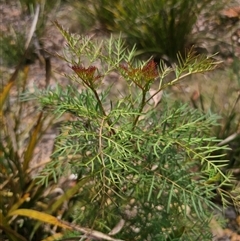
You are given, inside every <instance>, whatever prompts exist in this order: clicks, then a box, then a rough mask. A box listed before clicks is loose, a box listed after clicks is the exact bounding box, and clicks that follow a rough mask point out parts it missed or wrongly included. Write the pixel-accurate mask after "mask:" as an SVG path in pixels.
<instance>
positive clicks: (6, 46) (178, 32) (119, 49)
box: [0, 0, 240, 240]
mask: <svg viewBox="0 0 240 241" xmlns="http://www.w3.org/2000/svg"><path fill="white" fill-rule="evenodd" d="M50 2H51V1H50ZM50 2H49V1H34V0H32V1H24V0H22V1H17V2H16V1H5V2H4V1H3V2H2V3H1V4H2V5H4V8H2V11H7V9H8V8H9V9H10V8H12V7H15V8H14V9H15V10H17V12H18V13H19V17H20V18H19V24H20V25H21V21H22V22H23V23H24V22H25V23H26V20H28V19H30V20H31V21H30V23H29V24H28V25H26V26H24V24H23V25H21V26H24V27H20V28H19V26H18V24H17V25H16V23H15V22H14V21H12V20H13V19H11V14H10V17H9V19H10V20H11V21H12V22H11V21H10V24H8V22H6V23H7V24H6V25H5V28H3V29H1V33H2V34H1V37H0V44H1V53H2V54H1V64H2V66H1V73H0V75H1V80H2V82H1V95H0V107H1V108H0V110H1V113H0V114H1V122H0V123H1V126H2V128H1V133H0V135H1V143H0V154H1V155H0V165H1V170H2V171H1V176H0V180H1V183H2V184H1V186H0V187H1V188H0V200H1V202H0V203H1V205H0V207H1V216H0V230H1V231H0V237H1V238H2V237H3V239H4V240H44V239H46V238H47V237H48V239H46V240H55V239H57V238H63V235H65V236H68V237H70V236H71V237H76V236H79V235H80V234H87V233H88V232H89V230H88V229H87V228H93V229H94V230H95V231H94V232H95V233H94V234H93V237H95V238H103V239H106V240H115V239H114V238H113V237H110V236H109V235H106V234H107V233H109V234H110V235H114V237H116V238H117V237H118V238H121V239H125V240H128V239H129V237H131V240H132V239H134V240H135V239H136V240H144V239H148V238H149V234H150V233H151V235H152V236H151V239H152V240H156V239H158V238H161V239H162V240H193V238H195V237H197V238H200V236H199V235H202V236H201V240H211V229H210V226H209V222H210V219H211V218H206V216H208V217H209V216H211V215H214V212H213V209H212V208H213V207H214V210H215V208H217V207H216V204H221V205H223V206H226V205H227V204H230V205H231V204H236V202H237V200H238V199H237V198H238V189H237V186H238V180H237V179H238V176H239V175H238V174H239V168H238V167H239V161H240V149H239V142H240V137H239V128H240V125H239V123H240V122H239V120H240V115H239V109H240V104H239V103H240V102H239V98H240V94H239V85H240V72H239V62H240V61H239V52H238V45H237V41H234V39H235V38H232V37H234V36H237V35H236V34H237V30H238V26H239V21H238V19H239V15H234V14H232V16H230V17H229V16H227V15H226V14H225V15H219V13H220V12H221V9H223V7H226V6H229V8H230V7H234V6H235V5H234V2H231V1H221V3H219V2H218V3H217V4H216V2H215V1H213V0H211V1H210V0H206V1H200V2H199V1H184V0H182V1H173V0H169V1H166V0H165V1H163V0H161V1H160V0H158V1H157V0H153V1H140V0H139V1H131V0H129V1H121V0H118V1H105V0H101V1H99V2H98V3H99V4H96V3H95V4H93V2H92V1H91V0H88V1H78V2H76V1H73V2H72V1H62V2H60V1H55V2H54V4H53V2H52V3H50ZM228 4H229V5H228ZM72 6H73V7H74V11H73V12H72V13H73V14H72V15H71V14H67V15H68V16H67V17H66V14H64V11H65V12H66V9H67V11H68V10H69V9H71V7H72ZM156 6H158V7H156ZM205 6H208V7H207V8H206V7H205ZM62 9H63V10H62ZM136 9H137V11H136ZM226 9H227V8H226ZM70 15H71V18H70V19H69V16H70ZM233 15H234V16H233ZM4 16H8V15H6V14H4ZM213 16H216V18H213ZM56 18H57V19H58V20H59V21H60V22H61V20H62V21H63V22H64V23H65V25H66V27H69V28H71V29H72V30H73V31H74V32H79V33H84V34H85V35H90V36H93V37H94V38H93V39H94V40H91V41H88V42H86V46H87V47H86V46H84V45H81V44H80V45H79V46H78V47H79V48H81V51H80V50H79V49H77V46H76V45H75V44H76V43H77V42H78V41H79V40H74V39H75V37H74V36H70V35H68V33H66V32H65V31H64V30H63V29H61V28H60V29H61V31H62V33H63V35H64V36H65V38H66V40H65V41H66V42H68V44H69V46H70V50H69V49H68V52H67V55H64V56H62V57H61V58H62V59H65V61H67V63H68V64H70V66H78V68H80V70H81V71H84V70H89V69H88V64H94V65H96V66H97V67H98V71H99V73H98V72H97V70H95V71H96V72H91V71H90V73H93V74H95V75H92V77H93V76H95V77H96V80H98V81H99V83H100V82H101V81H102V83H103V84H108V85H109V82H108V78H110V77H111V75H112V72H113V70H114V71H117V73H118V74H120V75H122V76H123V77H124V78H125V79H127V80H128V82H127V83H123V82H122V81H120V83H119V81H118V82H117V84H118V85H117V86H116V85H114V86H113V90H115V91H116V89H122V92H121V95H120V96H119V92H118V91H117V94H118V95H116V92H114V94H112V93H111V89H110V87H109V89H105V90H102V89H101V87H100V86H99V84H96V83H94V84H93V85H91V84H90V85H89V83H87V84H86V83H85V82H84V80H85V81H86V78H85V77H86V76H85V77H84V76H82V75H80V76H79V73H80V72H78V70H79V69H78V68H75V69H74V68H73V70H74V71H75V72H76V76H75V77H73V76H72V75H70V76H69V75H68V77H67V78H68V81H67V83H70V86H69V87H68V88H67V89H66V90H64V89H62V88H61V86H66V84H65V83H61V84H60V86H59V87H57V88H56V90H57V92H54V91H53V89H52V82H51V78H50V76H51V75H52V76H53V72H52V71H51V67H52V65H53V64H54V61H55V58H54V57H53V56H52V57H50V55H49V52H50V53H53V51H52V49H51V48H49V47H48V44H47V43H48V41H49V40H50V39H47V38H46V33H47V31H48V29H49V28H50V25H49V23H50V21H49V20H51V19H52V20H55V19H56ZM4 19H6V21H7V19H8V18H4ZM66 19H67V21H66ZM20 20H21V21H20ZM73 20H74V21H73ZM203 20H204V21H203ZM205 21H206V22H207V26H205V27H204V28H201V26H204V24H205ZM208 21H209V22H208ZM199 23H200V27H199ZM209 26H210V30H209V28H208V27H209ZM54 28H55V29H56V27H54ZM223 29H226V30H227V34H226V39H224V38H222V35H223V32H222V31H223ZM51 31H52V30H51ZM120 32H121V36H122V38H123V39H124V40H125V43H126V45H124V44H123V42H122V41H120V39H119V40H118V42H115V41H114V39H110V40H109V41H110V42H108V44H109V45H107V46H108V47H107V46H105V47H106V51H105V52H101V51H102V49H98V46H100V45H94V41H95V39H99V38H100V39H106V38H107V39H108V37H109V33H113V34H114V36H115V35H118V34H119V33H120ZM228 33H231V34H232V35H231V36H229V35H228ZM227 37H228V40H227ZM229 38H230V39H231V40H232V41H229ZM111 41H112V42H111ZM214 42H216V43H217V44H214ZM98 43H99V42H98ZM71 44H72V45H71ZM114 44H115V45H114ZM134 44H135V47H136V50H134V51H131V49H132V47H133V45H134ZM192 45H194V46H192ZM203 46H204V48H203ZM216 46H220V47H218V48H217V47H216ZM125 47H126V48H127V49H125ZM71 48H72V49H71ZM89 49H90V50H91V51H90V53H89V54H87V55H86V56H85V57H84V58H81V59H78V57H79V54H80V53H81V55H83V54H86V52H84V51H89ZM128 50H129V51H130V52H128ZM189 50H192V52H191V54H190V55H188V54H189ZM216 51H219V54H218V55H215V56H212V57H211V58H209V59H210V62H209V59H207V56H206V55H205V56H203V58H202V57H201V58H200V59H199V57H198V54H199V53H204V54H208V56H209V55H211V54H214V53H215V52H216ZM76 53H77V55H76ZM107 53H108V54H110V55H108V54H107ZM177 53H181V56H182V58H177V57H176V56H177ZM69 54H70V56H71V58H66V57H67V56H69ZM75 55H76V56H75ZM150 56H153V57H154V58H153V60H154V63H153V62H152V64H154V66H155V64H160V63H161V64H160V66H159V71H160V72H159V73H165V74H166V76H165V75H164V77H166V78H163V79H162V81H161V82H160V83H161V84H160V85H159V82H156V83H155V82H153V83H152V80H150V82H149V83H148V84H146V85H145V84H144V82H139V81H140V80H138V79H137V78H139V76H138V77H137V78H136V79H134V78H132V77H133V76H131V75H132V74H134V73H135V74H136V73H138V74H139V75H140V76H141V75H142V74H143V76H144V77H143V79H144V80H143V79H142V80H141V81H146V79H147V78H148V77H147V76H146V73H148V74H149V73H150V74H154V75H155V72H154V71H153V69H152V70H151V67H149V68H150V72H148V71H149V69H146V66H148V64H149V62H148V61H147V59H148V58H149V57H150ZM178 56H180V55H178ZM136 57H137V58H138V59H139V57H140V60H136ZM188 57H190V60H191V61H190V60H189V59H188ZM204 59H205V61H206V60H207V62H206V63H205V62H204V63H205V64H204V65H203V66H202V69H201V70H200V69H198V71H194V70H193V69H191V68H196V66H198V64H197V63H199V62H200V63H201V61H204ZM130 60H131V61H130ZM160 60H163V62H162V61H160ZM188 60H189V61H188ZM82 61H83V62H82ZM88 61H90V62H91V63H89V62H88ZM121 61H125V62H126V63H127V64H130V65H121V64H120V62H121ZM139 61H140V62H139ZM141 61H142V62H141ZM211 61H212V62H211ZM220 61H223V64H218V66H219V68H218V69H217V70H215V71H214V72H212V74H208V75H205V77H203V75H197V74H196V73H197V72H202V71H206V70H209V69H212V67H213V66H211V64H210V63H216V62H220ZM38 62H39V63H40V65H38V68H37V70H36V69H34V71H33V72H34V76H38V75H39V76H40V72H41V71H42V72H43V77H42V79H43V81H41V84H39V83H35V84H37V85H38V88H39V87H40V89H42V91H39V90H38V91H37V92H35V93H38V94H37V97H38V98H37V99H38V101H39V100H41V103H42V104H43V106H44V108H42V109H41V111H40V110H39V109H38V107H39V106H38V101H36V100H34V101H33V99H32V98H31V99H28V98H27V97H26V96H27V94H26V90H27V89H30V90H31V92H32V87H31V86H32V79H33V75H32V73H31V69H32V66H35V65H36V63H38ZM67 63H66V64H65V65H67ZM80 63H85V64H87V65H86V66H85V67H84V66H81V65H80ZM99 63H101V65H99ZM150 63H151V62H150ZM164 64H166V65H167V66H165V65H164ZM176 64H177V65H176ZM99 66H101V68H99ZM144 66H145V67H144ZM149 66H150V65H149ZM177 66H178V67H177ZM214 66H215V64H214ZM167 67H169V68H167ZM60 71H62V70H60ZM63 71H65V69H64V70H63ZM138 71H140V72H138ZM151 71H153V72H152V73H151ZM161 71H163V72H161ZM192 72H194V73H195V72H196V73H195V74H196V75H194V77H189V78H187V80H186V81H185V82H182V81H180V79H178V78H176V77H178V76H181V74H186V73H192ZM38 73H39V74H38ZM51 73H52V74H51ZM87 73H89V72H87ZM98 75H99V78H97V76H98ZM77 76H78V77H77ZM109 76H110V77H109ZM103 77H105V78H104V79H103ZM130 77H131V78H130ZM77 78H80V79H82V81H83V82H80V83H79V81H80V79H79V80H78V81H77V82H76V80H77ZM175 78H176V81H174V79H175ZM106 79H107V82H106ZM150 79H151V78H150ZM65 81H66V80H65ZM131 81H132V82H131ZM169 81H170V82H169ZM110 82H111V81H110ZM49 84H50V85H49ZM82 85H85V88H87V89H86V90H84V91H83V92H82ZM134 85H135V86H136V87H135V88H134V89H132V86H134ZM110 86H111V85H110ZM120 86H122V87H120ZM175 86H177V87H175ZM115 87H116V88H115ZM126 87H127V88H126ZM152 88H153V89H152ZM189 88H190V89H191V91H190V92H189V93H188V91H187V89H189ZM44 89H46V90H44ZM77 90H79V91H77ZM133 90H134V91H133ZM162 90H164V94H163V96H162V95H161V94H160V95H156V96H155V97H158V99H157V98H153V99H152V102H150V103H149V104H147V101H146V103H145V105H146V106H145V108H147V112H146V113H145V111H146V109H145V108H143V105H142V104H143V102H141V101H142V100H143V99H144V98H146V96H148V97H150V96H151V93H153V91H159V92H158V93H162ZM101 91H103V92H102V94H101V95H99V94H98V93H99V92H101ZM129 91H130V92H129ZM23 93H25V102H22V99H21V100H20V96H22V94H23ZM27 93H28V92H27ZM113 95H114V96H115V98H113ZM149 95H150V96H149ZM69 96H71V97H70V98H69ZM97 96H98V98H99V99H98V98H97ZM116 96H118V98H116ZM143 97H144V98H143ZM35 98H36V97H35ZM112 98H113V99H112ZM109 99H112V102H110V103H109ZM60 100H61V101H60ZM63 100H64V101H63ZM79 100H81V101H80V102H78V101H79ZM175 100H177V102H175ZM179 101H182V102H185V103H188V104H180V103H179ZM182 102H181V103H182ZM83 103H86V104H85V105H83ZM62 104H68V105H67V106H63V105H62ZM101 105H102V106H103V107H104V108H103V109H105V110H107V112H108V111H109V110H110V113H112V114H111V115H110V116H111V118H110V120H108V118H107V117H106V116H107V115H106V116H105V117H104V112H102V111H103V109H101V107H100V106H101ZM190 105H191V106H190ZM86 106H87V107H88V109H87V110H86V109H85V108H86ZM56 107H57V108H56ZM109 108H110V109H109ZM149 108H150V109H149ZM49 109H50V110H51V112H49V111H47V110H49ZM194 109H195V110H194ZM53 111H54V112H55V114H56V115H57V116H56V115H54V114H53ZM86 111H87V112H86ZM65 112H66V113H65ZM107 112H106V113H107ZM63 113H65V114H64V115H63V116H62V117H61V118H60V119H58V118H57V117H59V115H62V114H63ZM69 113H70V114H69ZM213 113H217V114H218V117H217V115H215V114H213ZM145 115H146V116H145ZM93 116H94V118H93ZM142 116H145V117H144V118H143V119H141V118H142ZM219 117H220V118H219ZM138 119H139V120H138ZM89 121H90V122H92V123H91V125H90V126H89V125H88V123H89ZM108 121H110V124H109V123H108ZM111 123H113V124H111ZM195 123H197V124H198V129H197V130H196V124H195ZM60 127H61V128H60ZM162 128H163V129H162ZM59 130H61V131H60V134H59V135H58V133H59ZM82 131H83V132H82ZM112 131H116V134H115V135H114V136H111V132H112ZM49 133H50V134H49ZM53 133H54V134H53ZM109 133H110V134H109ZM56 135H58V138H57V139H56V142H55V146H54V145H53V142H52V144H51V145H50V144H46V145H47V146H48V147H49V148H48V149H44V148H43V146H44V145H43V143H44V142H45V141H46V139H47V140H54V136H56ZM109 135H110V137H111V138H110V137H109ZM99 136H101V137H102V142H103V143H102V144H101V145H99V140H100V139H99ZM179 136H181V141H182V142H181V143H182V144H183V142H184V140H186V143H184V147H183V146H181V145H180V144H179V143H180V142H179V143H178V141H176V139H177V140H178V138H179ZM143 137H144V138H143ZM113 140H114V142H112V141H113ZM187 140H188V141H187ZM217 140H219V141H218V142H217ZM221 140H222V141H221ZM194 141H195V142H194ZM79 142H81V145H82V146H79ZM215 142H216V143H215ZM89 143H90V144H92V143H95V144H94V145H89ZM114 143H115V144H114ZM132 143H137V145H133V144H132ZM156 143H158V144H159V145H157V146H156ZM225 145H228V147H229V148H226V146H225ZM66 146H67V147H68V148H67V149H66ZM101 146H102V147H101ZM73 147H74V148H73ZM63 148H65V149H63ZM99 148H102V154H101V155H98V153H99ZM156 148H157V149H156ZM150 150H151V153H152V154H151V153H149V151H150ZM195 151H196V153H197V154H194V155H193V152H195ZM46 153H47V154H46ZM51 153H53V155H52V157H51V159H50V154H51ZM94 153H95V154H94ZM44 154H45V155H44ZM163 154H164V155H163ZM196 155H198V158H196V157H197V156H196ZM36 160H37V161H36ZM50 160H51V162H49V161H50ZM75 160H78V163H76V161H75ZM80 160H81V161H80ZM111 160H114V162H113V161H111ZM143 160H147V164H146V163H144V162H143ZM189 160H192V162H190V161H189ZM226 160H229V162H227V161H226ZM95 162H96V164H94V165H93V163H95ZM105 162H106V163H107V169H106V170H107V173H106V172H105V169H104V168H103V166H104V165H106V163H105ZM125 162H126V163H127V164H126V163H125ZM180 162H181V164H179V163H180ZM47 163H48V164H47ZM60 163H62V164H61V165H60ZM159 163H161V164H159ZM176 163H178V165H179V166H176ZM200 163H201V165H200ZM206 163H212V164H213V165H211V164H206ZM43 167H45V169H44V170H42V168H43ZM176 167H179V168H178V169H177V170H175V169H176ZM63 168H64V169H63ZM152 168H157V169H154V170H152ZM40 171H41V172H40ZM229 171H230V172H233V175H235V177H236V181H234V180H233V179H232V177H233V176H232V175H230V172H229ZM37 173H38V175H37ZM71 173H74V174H77V176H78V179H77V180H75V179H71V178H69V175H70V174H71ZM122 173H124V175H122ZM196 173H198V175H197V176H198V177H199V179H196ZM193 174H194V176H193ZM36 176H38V178H36ZM75 177H76V176H75ZM163 177H164V178H163ZM180 177H181V178H180ZM230 178H231V182H230ZM96 184H97V185H96ZM103 184H104V185H103ZM203 184H204V185H203ZM183 186H186V187H187V188H186V190H184V189H183ZM103 187H104V188H103ZM124 188H125V189H124ZM234 188H235V192H236V194H233V193H232V189H234ZM200 193H201V195H200ZM203 193H205V194H206V195H203ZM229 194H230V196H229ZM160 197H161V198H160ZM197 198H198V200H200V201H197ZM159 201H160V202H161V205H160V206H159ZM99 207H101V208H100V209H99ZM163 207H164V208H163ZM136 208H137V210H138V211H137V212H136V210H135V209H136ZM153 209H154V210H155V211H154V212H153V211H152V210H153ZM83 210H84V212H83ZM163 210H164V211H163ZM189 210H190V211H189ZM126 212H130V217H129V213H128V214H126ZM134 212H136V213H135V214H132V213H134ZM110 213H111V215H109V214H110ZM93 214H94V215H93ZM95 214H98V215H95ZM131 215H132V216H131ZM149 215H150V216H149ZM56 217H58V218H59V219H61V220H65V221H59V219H56ZM146 217H147V218H146ZM159 217H161V219H162V220H164V222H163V223H162V222H161V223H159ZM177 217H181V221H179V219H178V218H177ZM211 217H213V216H211ZM214 219H215V217H214ZM33 220H37V221H33ZM72 220H74V223H75V224H77V225H75V226H74V225H72ZM42 221H44V222H46V223H48V225H46V224H45V225H41V222H42ZM123 223H124V224H123ZM115 225H116V226H115ZM159 225H160V227H161V228H159ZM114 226H115V227H114ZM142 226H147V227H146V229H145V231H143V230H142V229H141V227H142ZM159 229H161V233H159ZM203 229H204V230H206V233H201V230H203ZM29 230H31V231H29ZM64 230H69V231H70V232H69V233H66V232H65V231H64ZM97 230H98V231H97ZM116 230H117V231H116ZM138 230H140V231H138ZM99 231H101V232H99ZM94 235H95V236H94ZM104 235H105V236H104ZM82 239H83V240H84V236H82Z"/></svg>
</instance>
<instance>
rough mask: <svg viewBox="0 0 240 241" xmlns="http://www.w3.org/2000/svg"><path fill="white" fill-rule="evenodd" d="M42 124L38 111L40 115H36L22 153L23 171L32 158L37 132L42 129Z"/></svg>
mask: <svg viewBox="0 0 240 241" xmlns="http://www.w3.org/2000/svg"><path fill="white" fill-rule="evenodd" d="M42 124H43V121H42V113H40V115H39V117H38V121H37V124H36V126H35V127H34V130H33V133H32V135H31V137H30V141H29V144H28V147H27V150H26V152H25V153H24V161H23V172H24V173H25V172H26V171H27V169H28V168H29V163H30V161H31V159H32V156H33V152H34V149H35V146H36V144H37V141H38V136H39V133H40V132H41V129H42Z"/></svg>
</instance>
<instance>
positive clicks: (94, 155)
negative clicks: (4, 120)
mask: <svg viewBox="0 0 240 241" xmlns="http://www.w3.org/2000/svg"><path fill="white" fill-rule="evenodd" d="M57 27H58V28H59V29H60V31H61V32H62V34H63V36H64V37H65V39H66V41H67V47H66V51H65V54H64V55H63V56H61V57H62V58H63V59H64V60H65V61H66V62H67V63H68V64H70V67H71V68H72V69H73V75H72V76H69V78H70V79H71V80H72V81H73V82H75V84H76V83H78V84H79V88H76V86H75V85H74V84H73V85H69V86H68V87H67V88H66V89H63V88H62V87H61V86H57V87H56V89H54V90H53V89H48V90H46V91H36V92H35V96H36V97H37V98H38V99H39V101H40V102H41V104H42V106H43V107H44V108H45V110H51V111H54V112H55V113H56V114H57V115H58V116H59V115H62V114H64V113H66V112H68V113H71V114H72V115H73V117H74V118H73V120H72V121H66V122H65V123H63V125H62V127H61V134H60V135H59V136H58V138H57V141H56V147H55V152H54V153H53V155H52V161H51V162H50V164H49V165H48V166H47V167H46V168H45V169H44V170H43V172H42V173H41V174H40V175H39V177H38V178H39V180H40V181H41V182H46V181H47V177H48V176H49V175H54V176H56V178H57V177H59V176H62V175H63V174H64V173H65V172H66V171H71V173H74V174H76V175H77V176H78V179H79V180H83V179H87V181H86V182H83V183H84V184H83V185H82V187H81V188H80V190H79V193H78V194H77V195H76V197H75V199H74V200H75V202H74V205H73V207H72V210H73V211H72V215H73V218H74V220H75V222H76V223H78V224H80V225H82V226H87V227H90V228H94V229H98V230H101V231H102V232H105V233H110V234H115V233H116V234H115V236H116V237H118V238H121V239H124V240H184V241H186V240H210V238H211V233H210V229H209V227H208V224H209V221H210V220H211V210H212V209H213V208H215V204H214V202H213V201H212V200H213V198H214V197H215V196H216V195H220V196H221V197H222V201H223V202H224V203H225V204H227V202H228V199H227V197H226V195H224V193H223V192H222V186H223V185H229V184H231V181H232V176H231V174H230V173H225V172H223V169H222V168H223V167H224V166H225V165H227V162H228V161H227V160H226V161H223V158H222V156H221V155H218V154H216V153H222V152H218V151H219V150H222V151H224V150H226V148H227V147H225V146H221V147H220V146H218V145H217V143H218V140H216V138H214V137H211V136H210V130H211V128H212V126H215V125H217V120H218V116H216V115H214V114H212V113H207V114H203V113H201V112H200V111H198V110H193V109H191V108H190V107H189V106H188V105H186V104H182V103H171V101H169V96H168V95H167V94H165V93H164V94H163V96H162V98H161V100H160V101H158V102H157V103H156V101H155V103H153V102H154V97H155V96H157V95H159V94H160V93H162V90H163V89H165V88H166V87H167V86H169V85H173V84H176V83H178V82H179V81H181V80H182V78H184V77H186V76H187V75H190V74H192V73H199V72H203V71H208V70H212V69H214V68H215V67H216V65H217V63H215V62H214V61H213V60H212V59H211V58H203V57H201V56H197V57H196V56H195V55H194V53H189V55H188V56H187V59H186V60H185V62H184V60H183V59H181V58H180V57H179V58H180V59H179V61H180V63H179V65H178V66H177V67H175V68H171V69H170V68H166V67H165V66H164V65H161V67H159V68H158V67H157V66H156V65H155V64H154V63H153V62H152V61H151V60H150V61H147V62H140V61H135V60H134V52H135V49H132V50H127V49H126V48H125V47H124V43H123V42H122V40H121V38H118V39H114V38H110V39H108V40H106V41H101V42H97V41H95V40H94V39H90V38H86V37H80V36H76V35H72V34H70V33H68V32H67V31H66V30H64V29H63V28H62V27H60V26H59V24H57ZM99 63H101V68H97V67H96V66H99ZM96 64H98V65H96ZM111 71H115V72H117V73H118V74H119V75H120V76H122V79H124V81H125V82H126V83H127V86H128V90H127V91H125V92H124V93H119V95H118V96H113V95H112V94H111V93H112V92H111V91H112V90H113V89H114V88H116V86H115V84H114V83H113V84H112V85H111V86H107V87H106V86H103V79H104V78H105V77H106V76H108V74H109V73H110V72H111ZM171 72H173V73H175V77H176V78H175V79H173V80H172V81H170V82H169V81H165V76H166V75H168V73H171ZM156 79H157V80H158V81H159V85H158V88H157V89H155V91H154V93H153V92H152V91H151V87H152V84H153V82H154V81H155V80H156ZM121 220H122V223H124V224H123V225H122V227H121V228H119V230H118V231H117V232H115V231H114V230H115V229H114V226H115V225H117V224H118V223H119V222H120V221H121Z"/></svg>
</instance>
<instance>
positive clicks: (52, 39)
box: [0, 0, 240, 241]
mask: <svg viewBox="0 0 240 241" xmlns="http://www.w3.org/2000/svg"><path fill="white" fill-rule="evenodd" d="M0 16H1V21H2V24H1V25H0V32H1V33H3V34H4V33H7V32H9V31H12V30H11V29H15V31H23V32H25V33H28V29H29V28H30V26H31V23H32V17H30V16H29V15H27V14H22V10H21V6H20V3H19V1H8V2H7V1H6V3H4V2H3V1H1V2H0ZM74 16H75V13H74V8H73V7H72V6H71V4H63V5H61V6H59V7H58V8H57V9H56V10H54V11H52V12H51V13H50V14H49V16H48V18H49V19H48V21H47V24H46V29H45V30H44V33H43V34H42V37H41V39H37V38H36V37H35V36H34V38H33V43H34V46H35V47H36V46H39V47H36V51H35V52H36V56H38V57H37V58H35V59H34V61H33V62H32V64H31V65H30V66H29V73H28V88H29V89H30V91H31V90H32V89H33V87H34V86H37V87H40V88H43V87H45V86H46V84H48V85H50V86H55V85H56V83H60V84H61V85H65V86H66V85H67V84H68V83H69V81H68V79H67V78H66V77H65V76H64V74H66V73H70V72H71V69H70V68H69V66H68V65H67V64H66V63H65V62H63V61H62V60H60V59H59V58H57V57H55V56H54V55H50V54H49V53H55V52H61V49H62V46H63V45H64V39H63V37H62V35H61V34H60V33H59V31H58V30H57V29H56V27H55V26H54V24H53V23H52V22H51V21H52V20H55V19H57V20H58V21H59V22H60V24H61V25H63V26H65V27H66V28H69V29H71V30H73V31H74V30H76V26H77V24H76V19H74ZM71 17H73V20H72V19H71ZM74 21H75V22H74ZM78 32H79V30H78ZM193 32H194V34H195V33H196V32H199V33H200V36H201V37H202V39H201V41H199V42H198V43H197V44H196V47H197V48H199V49H204V51H206V52H207V53H209V54H213V53H215V52H219V54H218V55H217V58H218V59H219V60H221V61H223V62H224V67H223V69H220V70H219V71H218V72H215V73H211V74H209V75H206V76H205V77H204V78H205V82H206V81H208V80H209V79H214V78H215V79H216V80H215V81H213V83H212V84H211V86H210V87H209V86H207V88H206V83H204V84H203V83H202V77H201V78H200V77H199V79H198V78H197V79H196V80H195V81H192V80H191V79H189V80H187V81H186V82H184V83H183V84H182V85H181V86H178V87H176V88H173V89H172V91H173V93H174V95H175V96H176V98H182V99H184V100H188V101H190V100H191V97H193V95H194V94H196V93H197V97H196V100H197V99H198V97H199V95H200V94H201V93H205V94H207V95H208V94H209V91H213V90H216V93H217V96H218V97H217V102H220V103H222V104H220V105H222V106H223V108H222V111H223V112H224V110H225V108H224V106H227V105H230V104H231V103H232V101H233V100H234V99H236V96H237V94H238V91H239V86H237V85H236V83H235V82H236V81H235V82H234V83H235V84H234V83H231V84H230V85H229V81H226V82H225V83H223V82H222V83H221V85H222V86H223V88H219V77H218V76H225V77H226V78H228V74H227V71H228V67H229V66H231V64H232V63H233V61H234V58H240V1H239V0H238V1H234V4H232V6H230V7H227V8H226V9H225V10H224V11H221V12H219V14H218V15H217V16H212V17H211V18H209V16H206V15H204V14H203V15H202V16H201V17H200V18H199V20H198V23H197V25H196V27H195V29H194V31H193ZM95 33H96V32H94V31H90V32H89V34H91V35H94V34H95ZM203 35H204V37H203ZM204 39H205V40H206V41H204ZM207 39H211V40H212V41H207ZM40 42H41V45H42V46H43V48H42V47H40ZM10 51H11V50H10ZM44 59H45V60H46V59H50V67H51V78H50V79H48V78H47V79H46V69H45V67H44V64H45V62H44ZM13 71H14V68H9V67H4V66H1V75H2V76H5V75H4V73H5V74H6V76H7V74H8V73H9V72H13ZM111 78H113V79H115V80H118V77H117V76H115V75H113V76H111ZM46 81H47V82H48V83H46ZM221 81H223V80H221ZM193 82H194V83H193ZM225 87H226V88H227V89H229V91H231V92H232V94H231V96H229V95H228V93H226V88H225ZM119 88H121V83H119ZM239 110H240V106H239ZM28 118H29V116H26V119H28ZM56 135H57V129H56V128H55V129H49V130H48V131H47V132H46V134H45V135H44V136H43V138H42V140H41V142H40V144H39V146H38V148H37V150H36V155H35V156H36V157H35V158H36V165H39V163H41V162H45V161H47V160H49V157H50V154H51V152H52V148H53V145H54V138H55V137H56ZM225 217H226V218H227V220H228V222H227V225H226V228H225V229H223V228H221V227H220V225H219V224H218V223H217V222H216V221H215V220H213V222H212V224H211V225H212V230H213V233H214V235H215V238H214V241H240V235H239V234H240V216H239V215H238V213H237V212H236V211H235V210H234V208H231V207H230V208H228V209H227V210H226V211H225Z"/></svg>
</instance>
